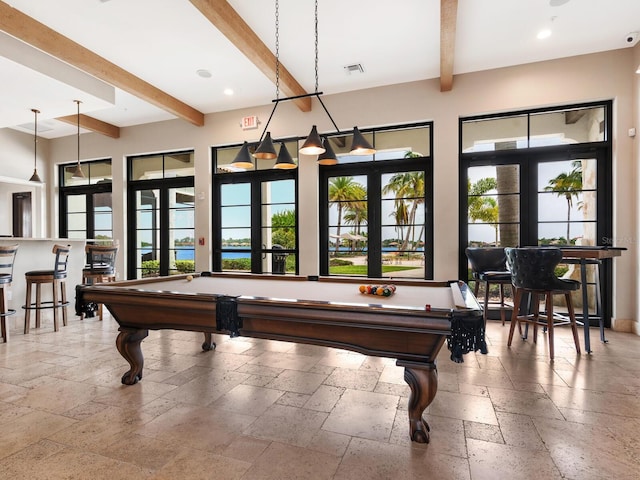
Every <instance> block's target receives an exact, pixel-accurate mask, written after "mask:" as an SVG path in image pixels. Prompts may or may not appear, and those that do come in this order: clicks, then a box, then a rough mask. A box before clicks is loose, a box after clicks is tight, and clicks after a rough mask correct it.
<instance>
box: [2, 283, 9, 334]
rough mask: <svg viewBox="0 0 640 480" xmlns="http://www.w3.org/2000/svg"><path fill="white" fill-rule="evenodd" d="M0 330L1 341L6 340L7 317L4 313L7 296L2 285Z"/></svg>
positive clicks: (6, 310)
mask: <svg viewBox="0 0 640 480" xmlns="http://www.w3.org/2000/svg"><path fill="white" fill-rule="evenodd" d="M0 290H2V292H0V314H1V316H0V330H2V341H3V342H6V341H7V317H6V316H5V315H4V314H6V313H7V312H8V310H9V308H8V307H7V296H6V292H5V288H4V287H0Z"/></svg>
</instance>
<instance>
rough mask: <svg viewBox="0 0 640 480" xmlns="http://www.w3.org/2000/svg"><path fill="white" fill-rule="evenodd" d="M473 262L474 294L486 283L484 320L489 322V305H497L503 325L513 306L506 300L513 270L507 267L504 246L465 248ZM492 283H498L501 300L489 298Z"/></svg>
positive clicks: (471, 262)
mask: <svg viewBox="0 0 640 480" xmlns="http://www.w3.org/2000/svg"><path fill="white" fill-rule="evenodd" d="M465 253H466V254H467V258H468V259H469V263H470V264H471V276H472V278H473V280H474V281H475V287H474V289H473V290H474V292H473V293H474V295H475V296H476V297H477V296H478V292H479V291H480V284H483V285H484V321H485V323H486V322H487V319H488V313H489V305H497V306H498V309H499V310H500V320H502V325H504V322H505V317H506V315H505V312H506V311H507V310H509V309H511V308H512V306H511V305H510V304H508V303H507V302H505V296H504V286H505V285H509V286H511V272H510V271H509V269H508V268H507V255H506V254H505V251H504V248H502V247H468V248H467V249H466V250H465ZM491 285H498V288H499V292H500V300H497V301H492V300H490V299H489V291H490V288H491Z"/></svg>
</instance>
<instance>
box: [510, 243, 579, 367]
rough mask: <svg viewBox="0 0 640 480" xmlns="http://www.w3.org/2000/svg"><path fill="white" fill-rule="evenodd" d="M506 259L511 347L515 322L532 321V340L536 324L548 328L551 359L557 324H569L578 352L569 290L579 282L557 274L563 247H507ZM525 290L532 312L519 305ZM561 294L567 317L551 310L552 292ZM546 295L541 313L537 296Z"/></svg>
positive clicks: (576, 330)
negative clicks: (510, 292)
mask: <svg viewBox="0 0 640 480" xmlns="http://www.w3.org/2000/svg"><path fill="white" fill-rule="evenodd" d="M505 251H506V254H507V263H508V265H509V268H510V270H511V281H512V285H513V286H514V287H515V295H514V296H515V299H514V302H513V314H512V316H511V328H510V330H509V340H508V342H507V346H508V347H511V340H512V339H513V332H514V330H515V326H516V323H517V324H518V327H520V323H521V322H524V323H526V324H532V325H533V343H536V341H537V339H538V338H537V336H538V326H539V325H541V326H543V327H546V328H547V334H548V337H549V358H550V359H551V360H553V356H554V348H553V343H554V342H553V330H554V327H558V326H560V325H570V326H571V331H572V333H573V341H574V343H575V345H576V352H578V353H580V340H579V339H578V328H577V326H576V315H575V311H574V308H573V302H572V300H571V292H572V291H574V290H578V289H579V288H580V282H578V281H576V280H567V279H563V278H558V277H557V276H556V274H555V267H556V265H558V264H559V263H560V261H561V260H562V251H561V250H560V249H559V248H555V247H528V248H527V247H525V248H506V249H505ZM525 294H529V295H530V296H531V310H532V311H531V313H529V312H528V309H522V311H521V308H520V306H521V303H523V302H525V301H526V296H525ZM554 295H564V298H565V301H566V304H567V311H568V317H567V316H565V315H559V314H558V313H557V312H554V310H553V296H554ZM541 296H544V297H545V312H544V313H540V297H541Z"/></svg>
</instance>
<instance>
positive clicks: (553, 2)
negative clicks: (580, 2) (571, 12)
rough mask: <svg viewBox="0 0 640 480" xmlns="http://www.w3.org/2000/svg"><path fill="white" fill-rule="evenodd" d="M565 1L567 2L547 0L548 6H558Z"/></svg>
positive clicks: (567, 0)
mask: <svg viewBox="0 0 640 480" xmlns="http://www.w3.org/2000/svg"><path fill="white" fill-rule="evenodd" d="M565 3H569V0H549V6H551V7H559V6H561V5H564V4H565Z"/></svg>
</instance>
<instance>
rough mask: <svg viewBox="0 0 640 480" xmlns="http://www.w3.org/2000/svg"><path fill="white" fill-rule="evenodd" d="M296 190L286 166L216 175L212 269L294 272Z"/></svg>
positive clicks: (295, 252) (293, 179) (293, 177)
mask: <svg viewBox="0 0 640 480" xmlns="http://www.w3.org/2000/svg"><path fill="white" fill-rule="evenodd" d="M296 189H297V181H296V178H295V173H292V172H289V171H278V170H265V171H258V172H247V173H234V174H233V175H218V176H215V177H214V207H213V212H214V215H213V225H214V229H213V239H214V253H213V268H214V270H215V271H244V272H251V273H274V274H287V273H288V274H295V273H296V272H297V270H298V262H297V252H298V241H297V238H298V233H297V209H296V198H297V190H296Z"/></svg>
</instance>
